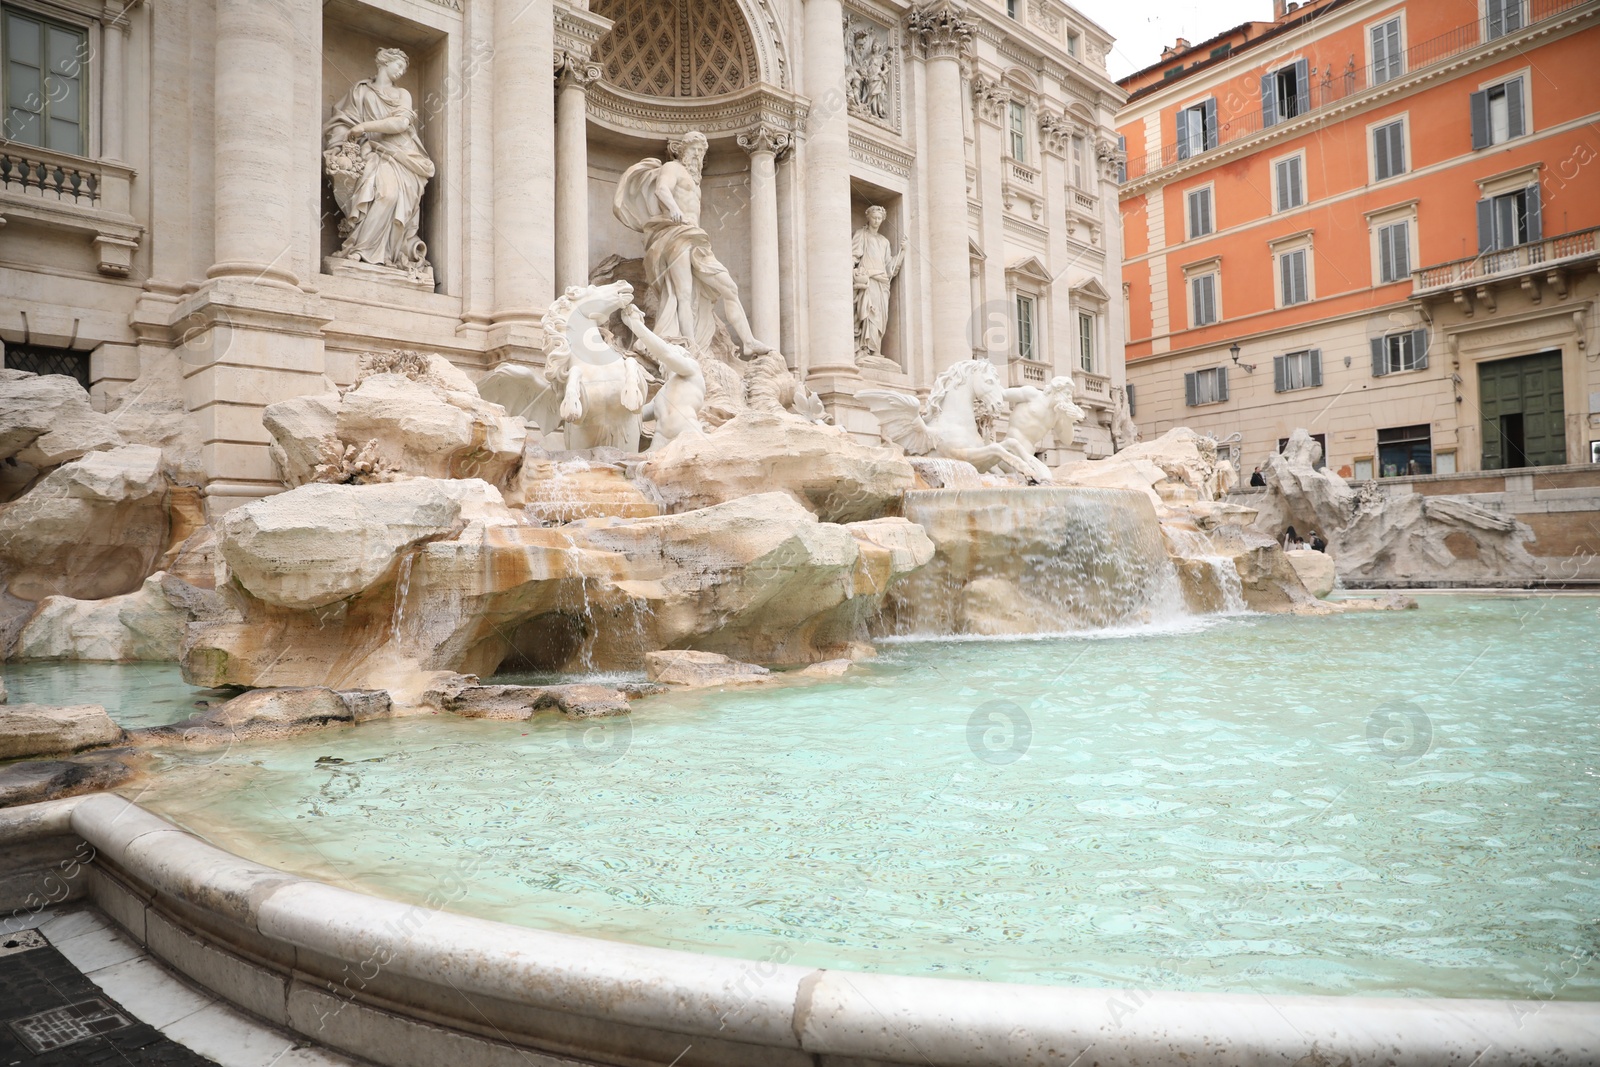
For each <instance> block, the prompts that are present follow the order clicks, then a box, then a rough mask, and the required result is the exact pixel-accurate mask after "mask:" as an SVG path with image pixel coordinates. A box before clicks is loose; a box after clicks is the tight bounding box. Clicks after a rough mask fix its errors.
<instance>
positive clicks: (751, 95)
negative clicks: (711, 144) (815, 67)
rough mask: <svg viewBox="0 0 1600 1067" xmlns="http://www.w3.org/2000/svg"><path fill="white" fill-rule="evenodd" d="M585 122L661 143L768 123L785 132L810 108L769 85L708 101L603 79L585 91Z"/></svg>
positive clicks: (734, 133)
mask: <svg viewBox="0 0 1600 1067" xmlns="http://www.w3.org/2000/svg"><path fill="white" fill-rule="evenodd" d="M587 96H588V101H589V118H590V119H591V120H593V121H594V122H596V123H598V124H599V125H601V126H604V127H606V128H607V129H610V130H615V131H616V132H618V133H626V134H631V135H633V136H640V135H644V136H647V137H651V138H660V139H662V140H665V139H667V138H669V137H676V136H681V135H683V134H685V133H688V132H689V131H690V130H699V131H700V132H702V133H704V134H705V135H706V136H707V137H713V138H714V137H728V138H734V137H736V136H737V135H738V134H740V133H745V132H747V131H749V130H751V129H752V128H753V127H756V126H759V125H763V124H765V125H768V126H770V127H771V128H772V129H774V130H777V131H787V132H789V133H791V134H793V133H795V132H797V131H799V130H800V129H802V128H803V127H804V125H805V120H806V114H807V113H808V111H809V110H810V108H809V106H808V105H807V104H806V102H805V101H804V99H803V98H801V97H799V96H796V95H795V94H793V93H788V92H783V91H781V90H778V89H774V88H772V87H771V86H770V85H752V86H750V87H749V88H746V89H741V90H740V91H739V92H737V93H729V94H727V95H726V96H713V97H662V96H640V95H637V94H634V93H629V92H626V91H624V90H621V89H618V88H617V87H616V86H614V85H611V84H609V83H607V82H605V81H603V80H602V81H599V82H596V83H595V84H593V85H591V86H590V87H589V91H588V93H587Z"/></svg>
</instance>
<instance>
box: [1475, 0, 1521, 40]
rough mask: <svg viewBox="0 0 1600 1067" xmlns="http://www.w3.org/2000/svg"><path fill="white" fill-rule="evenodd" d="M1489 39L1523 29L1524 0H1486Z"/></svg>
mask: <svg viewBox="0 0 1600 1067" xmlns="http://www.w3.org/2000/svg"><path fill="white" fill-rule="evenodd" d="M1484 7H1485V9H1486V11H1485V14H1486V15H1487V22H1488V28H1489V34H1488V36H1489V39H1490V40H1491V41H1492V40H1494V39H1495V38H1496V37H1504V36H1505V35H1506V34H1508V33H1515V32H1516V31H1517V30H1520V29H1522V0H1486V3H1485V5H1484Z"/></svg>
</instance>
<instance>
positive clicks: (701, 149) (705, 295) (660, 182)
mask: <svg viewBox="0 0 1600 1067" xmlns="http://www.w3.org/2000/svg"><path fill="white" fill-rule="evenodd" d="M668 147H669V150H670V152H671V154H672V156H673V157H674V158H672V159H670V160H668V161H667V162H665V163H663V162H662V161H661V160H659V159H646V160H642V161H640V162H638V163H635V164H634V165H633V166H631V167H629V168H628V169H627V170H626V171H625V172H624V173H623V175H622V181H621V183H620V184H619V185H618V186H617V195H616V197H615V198H614V199H613V201H612V205H611V206H612V211H613V212H614V213H615V214H616V216H617V219H618V220H619V221H621V222H622V224H623V225H624V226H627V227H628V228H629V229H631V230H635V231H637V232H638V233H641V234H643V235H644V273H645V278H646V280H647V281H648V282H649V285H650V289H651V294H652V297H653V300H654V302H655V305H656V308H657V311H656V321H655V332H656V333H657V334H659V335H661V336H662V337H665V338H668V339H669V340H678V339H682V340H683V341H684V342H685V343H686V344H687V345H688V347H689V349H690V351H691V352H694V353H696V354H697V355H698V354H700V353H704V352H707V351H709V350H710V348H711V343H712V340H713V339H714V338H715V337H716V332H717V324H718V323H717V310H718V308H719V307H720V309H721V311H722V314H723V316H724V318H725V320H726V323H727V327H728V332H729V333H730V334H732V335H733V339H734V341H735V343H737V344H738V345H739V349H740V352H741V353H742V354H743V355H744V357H745V358H747V359H748V358H749V357H751V356H756V355H761V354H762V353H765V352H770V351H771V350H772V346H771V345H768V344H764V343H763V342H761V341H758V340H756V338H755V336H754V334H753V333H752V332H751V330H750V320H749V319H748V318H746V316H745V313H744V305H743V304H741V303H740V302H739V286H738V285H737V284H736V283H735V282H734V280H733V275H731V274H730V273H728V268H727V267H725V266H723V265H722V261H721V260H719V259H718V258H717V256H716V253H715V252H713V251H712V249H711V237H710V235H708V234H707V233H706V231H705V230H704V229H703V228H701V226H700V206H701V204H700V195H701V191H700V172H701V168H702V167H703V166H704V165H705V158H706V148H707V143H706V137H705V134H703V133H700V132H699V131H698V130H696V131H691V132H689V133H686V134H684V136H683V138H682V139H681V140H678V141H673V142H672V143H671V144H670V145H669V146H668Z"/></svg>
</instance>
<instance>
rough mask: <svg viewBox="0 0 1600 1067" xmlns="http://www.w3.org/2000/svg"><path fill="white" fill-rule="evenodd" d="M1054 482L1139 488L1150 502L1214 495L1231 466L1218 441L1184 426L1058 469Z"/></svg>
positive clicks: (1230, 475)
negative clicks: (1219, 450)
mask: <svg viewBox="0 0 1600 1067" xmlns="http://www.w3.org/2000/svg"><path fill="white" fill-rule="evenodd" d="M1055 480H1056V484H1058V485H1063V484H1065V485H1085V486H1099V487H1101V488H1106V489H1142V490H1144V491H1145V492H1146V493H1148V494H1149V495H1150V498H1151V501H1152V502H1153V503H1156V504H1161V503H1185V502H1191V501H1209V500H1216V499H1218V498H1220V497H1222V496H1223V495H1225V494H1226V493H1227V492H1228V490H1229V489H1231V488H1233V484H1234V481H1235V472H1234V469H1233V465H1232V464H1231V463H1229V462H1227V461H1225V460H1219V458H1218V455H1217V443H1216V441H1214V440H1212V439H1211V438H1209V437H1206V436H1205V435H1203V434H1198V433H1195V432H1194V431H1193V430H1191V429H1189V428H1188V427H1185V426H1176V427H1174V428H1172V429H1171V430H1168V431H1167V432H1166V433H1164V434H1162V435H1161V436H1160V437H1158V438H1156V439H1155V440H1153V441H1142V442H1140V443H1138V444H1134V445H1130V446H1129V447H1127V448H1124V449H1123V450H1121V451H1120V452H1117V453H1116V454H1115V455H1112V456H1107V457H1106V458H1104V459H1097V460H1090V461H1089V462H1087V463H1076V464H1072V465H1070V466H1067V467H1063V468H1061V470H1059V471H1057V472H1056V479H1055Z"/></svg>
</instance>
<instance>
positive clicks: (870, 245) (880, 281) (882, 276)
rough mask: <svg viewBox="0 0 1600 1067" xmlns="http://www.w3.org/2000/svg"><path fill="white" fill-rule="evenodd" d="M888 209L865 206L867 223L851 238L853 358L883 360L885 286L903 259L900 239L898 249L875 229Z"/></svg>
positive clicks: (886, 320)
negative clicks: (853, 290)
mask: <svg viewBox="0 0 1600 1067" xmlns="http://www.w3.org/2000/svg"><path fill="white" fill-rule="evenodd" d="M888 217H889V213H888V212H887V211H885V210H884V209H883V208H881V207H879V206H877V205H876V204H874V205H873V206H872V207H869V208H867V224H866V225H865V226H863V227H861V228H860V229H858V230H857V231H856V232H855V235H854V236H853V237H852V238H851V251H852V255H853V257H854V260H855V273H854V276H853V278H852V282H853V284H854V286H855V294H856V358H857V359H858V360H883V358H884V356H883V333H884V331H885V330H886V329H888V327H889V287H890V286H891V285H893V284H894V279H895V276H896V275H897V274H899V273H900V265H901V264H902V263H904V262H905V258H906V249H905V243H904V242H903V241H902V242H901V244H900V248H899V249H898V250H896V249H894V248H892V247H891V246H890V244H889V239H888V238H887V237H885V236H884V235H883V234H881V233H879V232H878V231H879V230H880V229H881V228H882V227H883V220H884V219H886V218H888Z"/></svg>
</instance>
